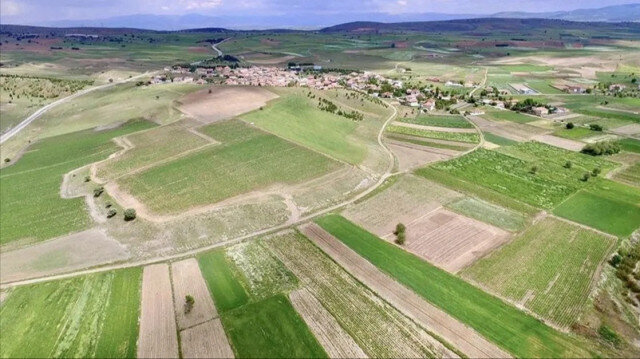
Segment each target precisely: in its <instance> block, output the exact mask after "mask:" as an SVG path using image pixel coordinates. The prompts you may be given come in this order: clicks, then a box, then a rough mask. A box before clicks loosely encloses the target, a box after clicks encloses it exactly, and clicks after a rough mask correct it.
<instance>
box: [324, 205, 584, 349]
mask: <svg viewBox="0 0 640 359" xmlns="http://www.w3.org/2000/svg"><path fill="white" fill-rule="evenodd" d="M316 223H318V224H319V225H320V226H321V227H322V228H324V229H325V230H326V231H328V232H329V233H331V234H332V235H334V236H335V237H336V238H338V239H339V240H341V241H342V242H343V243H345V244H346V245H347V246H349V247H350V248H351V249H352V250H354V251H356V252H357V253H359V254H360V255H361V256H362V257H364V258H365V259H367V260H368V261H369V262H371V263H373V264H374V265H375V266H376V267H378V268H379V269H381V270H382V271H384V272H386V273H387V274H389V275H390V276H392V277H393V278H395V279H396V280H397V281H398V282H400V283H401V284H403V285H405V286H407V287H409V288H410V289H412V290H413V291H415V292H416V293H417V294H419V295H420V296H422V297H423V298H424V299H426V300H427V301H429V302H431V303H432V304H434V305H435V306H437V307H439V308H441V309H443V310H444V311H445V312H447V313H449V314H450V315H452V316H453V317H455V318H457V319H458V320H460V321H462V322H464V323H466V324H467V325H469V326H471V327H472V328H474V329H475V330H476V331H478V332H479V333H480V334H481V335H483V336H485V337H486V338H487V339H489V340H491V341H493V342H494V343H496V344H497V345H499V346H500V347H502V348H504V349H506V350H508V351H509V352H510V353H512V354H513V355H515V356H519V357H561V356H581V357H587V356H591V355H592V353H590V351H589V346H587V345H585V343H583V342H581V341H579V340H578V339H577V338H574V337H572V336H570V335H568V334H564V333H561V332H559V331H556V330H554V329H552V328H551V327H549V326H546V325H545V324H543V323H542V322H540V321H538V320H537V319H535V318H534V317H532V316H530V315H528V314H525V313H524V312H522V311H520V310H518V309H517V308H516V307H514V306H512V305H510V304H508V303H506V302H504V301H502V300H500V299H499V298H497V297H494V296H492V295H490V294H487V293H485V292H483V291H482V290H480V289H478V288H476V287H474V286H473V285H471V284H469V283H467V282H465V281H464V280H461V279H460V278H458V277H456V276H454V275H452V274H449V273H447V272H445V271H443V270H441V269H439V268H437V267H435V266H433V265H431V264H429V263H428V262H426V261H424V260H422V259H420V258H419V257H417V256H415V255H413V254H411V253H408V252H406V251H404V250H403V249H401V248H399V247H397V246H396V245H393V244H391V243H388V242H385V241H383V240H381V239H379V238H378V237H376V236H375V235H372V234H371V233H369V232H367V231H365V230H363V229H362V228H360V227H358V226H356V225H354V224H353V223H351V222H349V221H348V220H346V219H344V218H343V217H340V216H338V215H328V216H325V217H322V218H319V219H317V220H316Z"/></svg>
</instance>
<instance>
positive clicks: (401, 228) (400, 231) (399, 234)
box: [393, 223, 407, 245]
mask: <svg viewBox="0 0 640 359" xmlns="http://www.w3.org/2000/svg"><path fill="white" fill-rule="evenodd" d="M406 230H407V227H405V225H404V224H402V223H398V224H396V230H395V231H393V234H395V235H396V244H399V245H403V244H404V242H405V240H406V234H405V231H406Z"/></svg>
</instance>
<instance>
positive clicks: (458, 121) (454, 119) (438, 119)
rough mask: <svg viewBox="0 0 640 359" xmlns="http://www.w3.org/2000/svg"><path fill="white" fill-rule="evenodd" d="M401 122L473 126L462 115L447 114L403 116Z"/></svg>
mask: <svg viewBox="0 0 640 359" xmlns="http://www.w3.org/2000/svg"><path fill="white" fill-rule="evenodd" d="M398 121H400V122H405V123H413V124H416V125H422V126H435V127H450V128H473V125H472V124H471V123H469V121H467V120H465V118H464V117H462V116H454V115H451V116H447V115H440V116H437V115H420V116H418V117H415V118H410V117H403V118H400V119H398Z"/></svg>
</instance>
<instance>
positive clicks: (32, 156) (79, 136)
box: [0, 120, 152, 244]
mask: <svg viewBox="0 0 640 359" xmlns="http://www.w3.org/2000/svg"><path fill="white" fill-rule="evenodd" d="M150 127H152V124H151V123H150V122H148V121H143V120H134V121H129V122H127V123H125V124H124V125H122V126H120V127H117V128H115V129H112V130H104V131H94V130H86V131H82V132H76V133H71V134H67V135H61V136H58V137H52V138H48V139H45V140H42V141H39V142H37V143H35V144H34V145H32V146H31V147H30V148H29V150H28V151H27V152H26V153H25V154H24V156H22V158H21V159H20V161H18V162H17V163H15V164H14V165H12V166H9V167H5V168H3V169H1V170H0V181H2V186H0V212H2V216H0V227H2V231H1V233H0V243H1V244H5V243H8V242H12V241H15V240H19V239H24V240H27V241H40V240H44V239H48V238H52V237H56V236H60V235H63V234H67V233H70V232H74V231H79V230H82V229H85V228H86V227H88V226H89V224H90V223H91V218H90V217H89V214H88V213H87V212H86V210H85V206H84V199H83V198H72V199H62V198H61V197H60V185H61V183H62V176H63V175H64V174H65V173H67V172H69V171H71V170H74V169H76V168H79V167H82V166H85V165H87V164H90V163H92V162H95V161H99V160H102V159H104V158H107V157H108V156H109V155H110V154H112V153H114V152H116V151H117V150H118V147H117V146H116V145H115V144H114V143H112V142H111V139H112V138H114V137H117V136H122V135H126V134H129V133H132V132H136V131H141V130H145V129H148V128H150ZM43 213H47V215H43Z"/></svg>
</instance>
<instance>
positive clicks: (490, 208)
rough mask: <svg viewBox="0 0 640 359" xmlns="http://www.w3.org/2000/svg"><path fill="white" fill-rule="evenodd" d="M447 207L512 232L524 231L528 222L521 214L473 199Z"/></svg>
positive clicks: (464, 199)
mask: <svg viewBox="0 0 640 359" xmlns="http://www.w3.org/2000/svg"><path fill="white" fill-rule="evenodd" d="M447 207H448V208H450V209H452V210H453V211H455V212H458V213H460V214H463V215H465V216H467V217H471V218H475V219H477V220H480V221H483V222H486V223H489V224H493V225H494V226H496V227H500V228H502V229H506V230H507V231H512V232H515V231H519V230H521V229H523V228H524V226H525V224H526V221H527V219H526V217H525V216H524V215H523V214H521V213H518V212H515V211H512V210H509V209H506V208H503V207H500V206H496V205H494V204H492V203H489V202H486V201H483V200H480V199H477V198H473V197H464V198H462V199H460V200H457V201H455V202H452V203H449V204H448V205H447Z"/></svg>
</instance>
